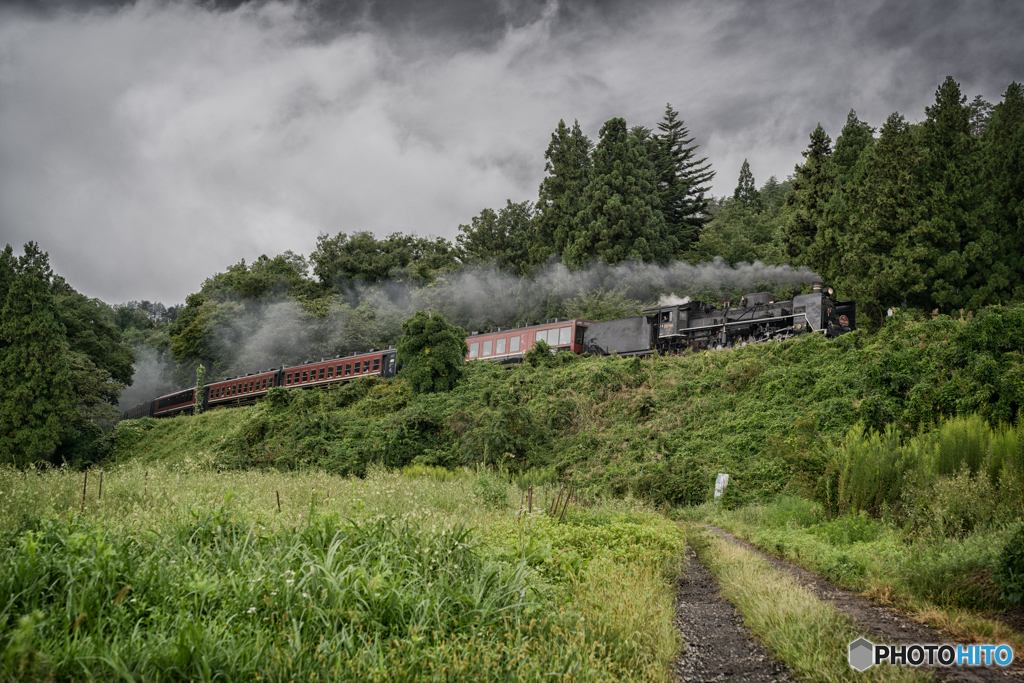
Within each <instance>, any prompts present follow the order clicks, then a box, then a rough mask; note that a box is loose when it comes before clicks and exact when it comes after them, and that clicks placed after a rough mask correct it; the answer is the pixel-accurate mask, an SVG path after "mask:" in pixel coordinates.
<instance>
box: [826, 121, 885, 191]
mask: <svg viewBox="0 0 1024 683" xmlns="http://www.w3.org/2000/svg"><path fill="white" fill-rule="evenodd" d="M873 144H875V129H874V128H872V127H871V126H869V125H868V124H867V122H865V121H861V120H860V119H859V118H857V112H855V111H854V110H852V109H851V110H850V113H849V114H847V115H846V125H845V126H843V130H842V132H841V133H840V134H839V137H838V138H836V149H835V151H834V152H833V153H832V160H833V161H834V162H835V167H836V175H837V177H838V178H839V180H840V182H845V180H846V179H847V178H848V177H849V176H850V175H851V174H852V173H853V169H854V166H856V165H857V159H859V158H860V155H861V154H862V153H863V152H864V150H865V149H867V148H868V147H871V146H872V145H873Z"/></svg>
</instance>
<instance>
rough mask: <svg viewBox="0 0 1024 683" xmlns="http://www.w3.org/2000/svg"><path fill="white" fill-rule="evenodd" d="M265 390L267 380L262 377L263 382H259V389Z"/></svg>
mask: <svg viewBox="0 0 1024 683" xmlns="http://www.w3.org/2000/svg"><path fill="white" fill-rule="evenodd" d="M266 388H267V378H266V377H264V378H263V381H262V382H260V389H261V390H263V389H266Z"/></svg>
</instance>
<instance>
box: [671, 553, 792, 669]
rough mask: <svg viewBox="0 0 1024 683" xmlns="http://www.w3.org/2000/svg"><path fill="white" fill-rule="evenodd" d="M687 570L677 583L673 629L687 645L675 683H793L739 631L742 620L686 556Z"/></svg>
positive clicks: (749, 636) (697, 564) (707, 575)
mask: <svg viewBox="0 0 1024 683" xmlns="http://www.w3.org/2000/svg"><path fill="white" fill-rule="evenodd" d="M687 559H688V560H689V570H688V571H687V572H686V573H685V574H684V575H683V576H682V577H681V578H680V579H679V586H678V589H679V590H678V593H677V597H676V605H675V608H676V616H675V625H676V628H677V629H678V630H679V632H680V633H681V634H682V636H683V640H684V642H685V643H686V646H685V649H684V650H683V652H682V653H681V654H680V655H679V657H678V658H677V659H676V660H675V662H673V665H672V668H673V671H674V673H675V675H676V680H677V681H685V682H686V683H691V682H694V681H725V680H729V681H741V682H743V683H746V682H748V681H749V682H752V683H753V682H756V683H771V682H773V681H779V682H781V681H791V680H793V678H792V677H791V675H790V673H789V669H788V668H787V667H786V666H785V665H784V664H782V663H781V662H779V661H778V660H776V659H775V658H773V657H772V656H771V655H769V654H768V653H767V652H765V650H764V648H762V647H761V645H760V644H759V643H758V642H757V641H756V640H755V639H754V635H753V633H752V632H751V630H750V629H748V628H747V627H746V626H744V625H743V615H742V614H741V613H740V612H739V610H737V609H736V608H735V607H734V606H733V604H732V603H731V602H729V601H728V600H726V599H725V598H723V597H722V596H721V593H720V591H719V588H718V584H717V583H716V582H715V579H714V578H713V577H712V576H711V573H710V572H709V571H708V570H707V569H706V568H705V567H704V565H702V564H701V563H700V562H699V561H698V560H697V558H696V556H694V554H693V551H692V550H689V549H688V550H687Z"/></svg>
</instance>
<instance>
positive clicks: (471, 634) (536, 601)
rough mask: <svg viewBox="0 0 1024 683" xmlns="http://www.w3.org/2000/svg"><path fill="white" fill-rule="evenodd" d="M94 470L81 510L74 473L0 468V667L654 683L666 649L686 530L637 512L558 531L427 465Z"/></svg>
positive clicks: (77, 672) (67, 675)
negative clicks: (363, 470) (399, 468)
mask: <svg viewBox="0 0 1024 683" xmlns="http://www.w3.org/2000/svg"><path fill="white" fill-rule="evenodd" d="M179 476H180V479H179ZM98 479H99V472H98V470H92V471H90V473H89V480H90V486H89V488H88V490H87V504H86V508H85V513H84V514H82V513H81V512H80V504H81V491H82V489H81V484H82V480H83V473H81V472H71V471H66V470H58V471H52V470H51V471H46V472H32V471H29V472H18V471H13V470H10V469H2V470H0V492H2V494H0V639H3V641H4V643H3V649H4V652H5V655H4V657H3V658H2V660H0V676H3V677H5V678H7V679H12V680H15V679H16V680H32V679H40V680H42V679H49V678H55V679H60V680H99V679H115V678H120V679H124V680H196V681H200V680H201V681H212V680H245V679H258V680H266V679H270V680H339V679H341V680H470V679H472V680H476V679H479V680H505V679H512V678H515V679H519V678H522V679H524V680H549V679H550V678H552V677H560V676H566V675H568V676H569V677H572V678H574V679H578V680H661V679H663V678H664V675H665V672H666V671H667V666H668V662H669V661H670V660H671V658H672V657H673V656H674V654H675V653H676V651H677V650H678V641H677V638H676V635H675V633H674V630H673V628H672V625H671V623H672V622H671V619H672V613H673V612H672V599H673V596H674V582H675V579H676V577H677V576H678V573H679V571H680V569H681V566H680V556H681V550H682V543H683V539H682V534H681V532H680V531H679V530H678V528H677V527H676V526H675V525H674V524H672V523H670V522H668V521H667V520H665V519H664V518H662V517H660V516H658V515H655V514H653V513H651V512H650V511H647V510H645V509H644V508H643V507H642V506H640V505H638V504H636V503H634V502H609V503H606V504H602V505H599V506H597V507H592V508H587V509H584V508H580V507H578V506H576V507H570V508H569V509H568V511H567V512H566V514H565V516H564V517H563V518H562V521H561V523H559V522H558V521H557V520H554V519H549V518H547V515H546V513H545V512H544V511H543V509H544V508H543V507H542V506H540V505H538V508H539V509H537V510H535V511H534V513H533V514H528V513H526V512H525V511H522V513H521V511H519V510H517V509H515V508H514V507H512V506H510V505H508V504H507V502H506V504H504V505H502V504H501V503H495V501H487V500H485V499H483V498H482V497H481V496H480V495H478V494H477V493H475V492H474V489H476V488H477V487H476V486H475V484H476V483H477V482H479V481H480V480H481V479H482V477H481V475H478V474H476V473H474V472H468V471H461V472H450V471H447V470H433V469H427V468H418V469H413V470H411V471H410V472H409V473H408V474H406V475H403V474H397V473H392V474H389V473H386V472H384V471H382V470H374V469H371V470H370V471H369V472H368V476H367V477H366V478H365V479H362V480H358V479H344V478H341V477H337V476H334V475H330V474H327V473H324V472H322V471H307V472H303V473H279V472H273V471H269V472H266V471H265V472H259V471H249V472H226V473H218V472H217V471H216V470H215V469H211V468H209V467H207V466H204V465H203V463H201V462H196V461H194V460H192V459H190V458H179V459H178V460H177V461H172V462H170V463H167V464H164V465H163V466H161V465H158V464H157V463H155V462H150V463H148V464H139V465H133V464H131V463H124V464H121V465H115V466H112V467H108V468H107V469H106V471H105V472H104V483H103V498H102V500H99V499H98V498H97V494H98ZM492 479H493V478H492ZM492 485H493V481H492ZM504 486H505V487H506V490H505V494H506V495H505V499H506V501H510V500H513V493H512V492H513V487H511V486H509V485H508V484H504ZM278 495H280V498H281V508H280V511H279V510H278V507H277V498H278ZM515 500H518V498H516V499H515ZM539 502H540V501H539V500H538V503H539Z"/></svg>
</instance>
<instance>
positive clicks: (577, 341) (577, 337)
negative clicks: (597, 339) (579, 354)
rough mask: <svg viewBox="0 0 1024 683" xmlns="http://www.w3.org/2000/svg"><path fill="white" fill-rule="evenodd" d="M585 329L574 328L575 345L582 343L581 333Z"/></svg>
mask: <svg viewBox="0 0 1024 683" xmlns="http://www.w3.org/2000/svg"><path fill="white" fill-rule="evenodd" d="M586 329H587V328H585V327H577V328H576V343H577V344H582V343H583V332H584V331H585V330H586Z"/></svg>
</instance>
